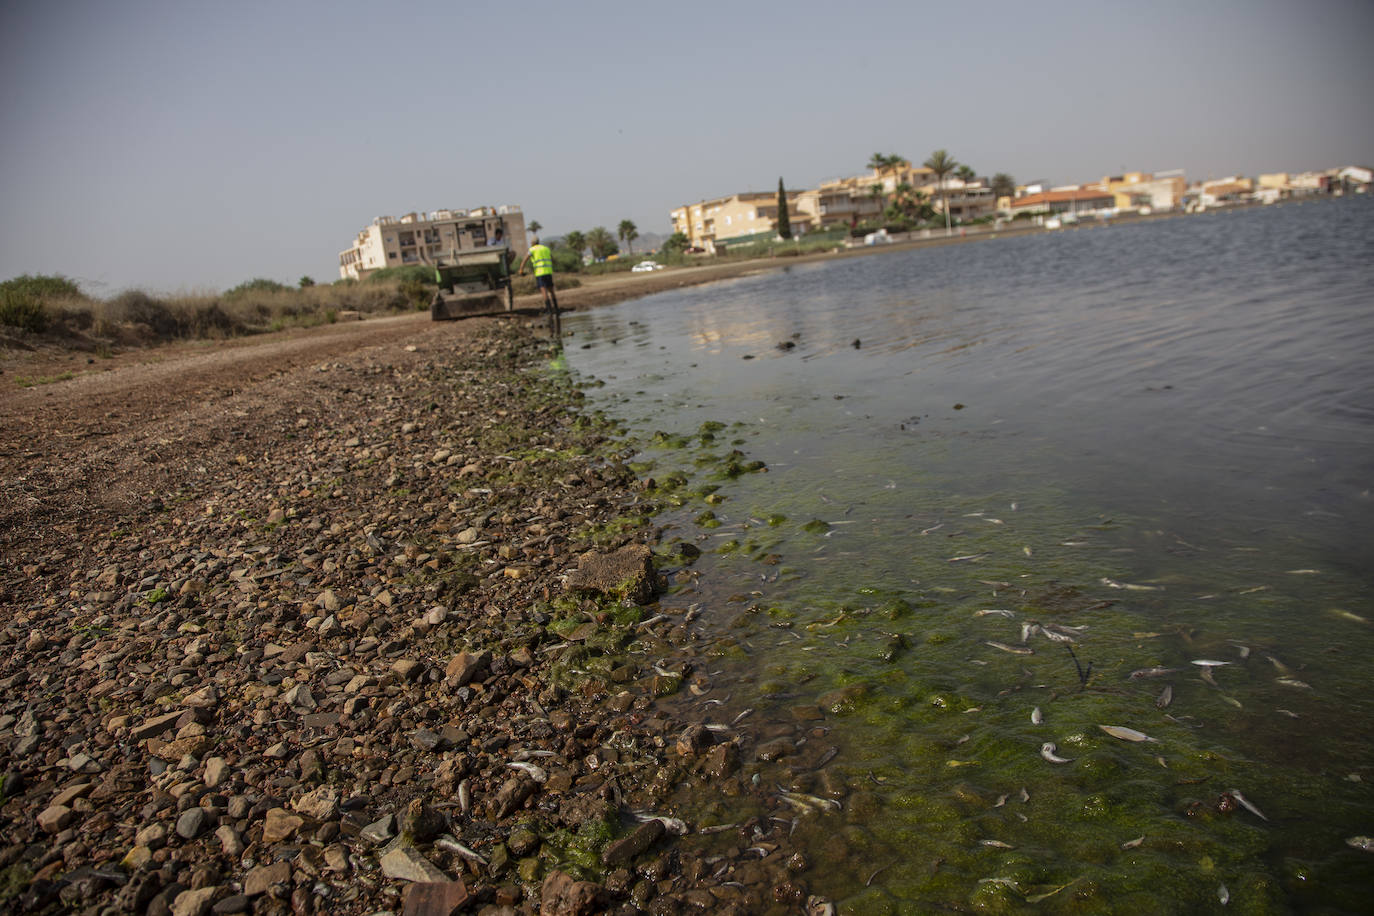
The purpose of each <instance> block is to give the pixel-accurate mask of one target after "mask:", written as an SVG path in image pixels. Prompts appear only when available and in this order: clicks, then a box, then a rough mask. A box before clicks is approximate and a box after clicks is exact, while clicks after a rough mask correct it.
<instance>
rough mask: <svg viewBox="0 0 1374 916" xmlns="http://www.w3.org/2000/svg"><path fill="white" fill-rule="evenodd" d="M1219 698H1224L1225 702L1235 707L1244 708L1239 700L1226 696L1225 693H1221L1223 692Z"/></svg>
mask: <svg viewBox="0 0 1374 916" xmlns="http://www.w3.org/2000/svg"><path fill="white" fill-rule="evenodd" d="M1221 698H1222V699H1223V700H1225V701H1226V702H1228V703H1230V704H1231V705H1232V706H1234V707H1236V709H1244V708H1245V707H1244V706H1242V705H1241V703H1240V700H1237V699H1236V698H1235V697H1228V696H1227V695H1226V694H1224V693H1223V694H1222V695H1221Z"/></svg>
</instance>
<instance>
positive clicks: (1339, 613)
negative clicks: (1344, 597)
mask: <svg viewBox="0 0 1374 916" xmlns="http://www.w3.org/2000/svg"><path fill="white" fill-rule="evenodd" d="M1331 613H1332V614H1333V615H1334V616H1336V617H1339V618H1341V619H1342V620H1350V621H1353V622H1355V623H1365V624H1367V623H1369V618H1367V617H1361V616H1360V615H1359V614H1352V613H1350V612H1349V611H1343V610H1341V609H1340V608H1332V609H1331Z"/></svg>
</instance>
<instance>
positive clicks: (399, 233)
mask: <svg viewBox="0 0 1374 916" xmlns="http://www.w3.org/2000/svg"><path fill="white" fill-rule="evenodd" d="M498 229H499V230H501V234H502V238H503V239H504V240H505V241H506V244H508V245H509V246H510V248H511V250H512V251H514V252H515V256H516V257H517V258H524V256H525V252H527V251H529V244H528V242H527V241H526V239H525V216H524V213H522V212H521V210H520V208H519V207H516V206H504V207H476V208H473V209H471V210H433V211H431V212H429V213H426V214H419V213H407V214H406V215H405V216H402V217H401V218H399V219H397V218H395V217H391V216H379V217H377V218H376V219H374V220H373V221H372V225H370V226H368V227H367V228H365V229H363V230H362V231H361V232H359V233H358V236H357V238H356V239H355V240H354V243H353V245H352V246H351V247H349V248H345V249H344V250H343V251H341V252H339V277H340V278H342V279H350V278H351V279H354V280H361V279H362V278H363V277H366V276H367V275H368V274H370V273H372V272H373V271H377V270H381V269H382V268H384V267H402V266H407V265H411V264H434V263H435V262H436V261H438V260H439V259H440V258H442V257H444V256H445V255H448V254H451V253H453V252H456V251H468V250H471V249H474V248H483V247H486V246H487V245H488V244H489V243H490V242H491V241H492V240H493V239H494V238H495V237H496V233H497V230H498Z"/></svg>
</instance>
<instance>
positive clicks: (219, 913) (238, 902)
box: [210, 894, 253, 916]
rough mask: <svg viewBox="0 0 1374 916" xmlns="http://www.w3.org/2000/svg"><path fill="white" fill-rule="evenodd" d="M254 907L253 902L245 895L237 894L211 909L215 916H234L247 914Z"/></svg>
mask: <svg viewBox="0 0 1374 916" xmlns="http://www.w3.org/2000/svg"><path fill="white" fill-rule="evenodd" d="M252 906H253V903H252V901H251V900H249V899H248V898H247V897H245V896H244V895H243V894H235V895H234V896H232V897H225V898H224V899H223V900H221V901H219V902H218V903H216V904H215V905H214V906H212V907H210V912H211V913H212V914H213V916H233V914H235V913H247V912H248V910H249V909H250V908H251V907H252Z"/></svg>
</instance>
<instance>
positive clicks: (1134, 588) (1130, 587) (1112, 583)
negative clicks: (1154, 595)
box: [1102, 577, 1164, 592]
mask: <svg viewBox="0 0 1374 916" xmlns="http://www.w3.org/2000/svg"><path fill="white" fill-rule="evenodd" d="M1102 584H1103V585H1105V586H1107V587H1108V588H1124V589H1126V590H1127V591H1129V592H1162V591H1164V589H1162V588H1160V587H1159V586H1158V585H1136V584H1134V583H1132V582H1118V581H1116V580H1115V579H1107V578H1105V577H1104V578H1103V579H1102Z"/></svg>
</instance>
